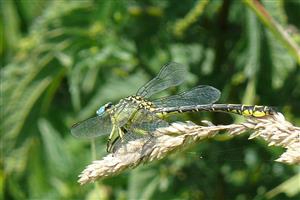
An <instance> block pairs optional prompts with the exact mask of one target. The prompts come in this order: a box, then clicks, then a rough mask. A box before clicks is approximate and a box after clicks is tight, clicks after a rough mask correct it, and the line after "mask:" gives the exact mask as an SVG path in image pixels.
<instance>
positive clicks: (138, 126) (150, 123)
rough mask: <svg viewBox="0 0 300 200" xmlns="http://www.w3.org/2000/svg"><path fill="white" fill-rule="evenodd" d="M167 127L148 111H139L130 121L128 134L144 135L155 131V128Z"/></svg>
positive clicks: (164, 122) (166, 124)
mask: <svg viewBox="0 0 300 200" xmlns="http://www.w3.org/2000/svg"><path fill="white" fill-rule="evenodd" d="M167 126H169V123H168V122H167V121H165V120H163V119H160V118H159V117H158V116H157V115H155V114H154V113H152V112H150V111H148V110H145V109H141V110H139V111H138V112H137V113H136V114H135V116H134V117H133V119H132V120H131V124H130V126H129V127H128V129H129V130H130V132H135V133H139V132H140V133H141V134H144V135H145V134H149V133H151V132H153V131H155V130H156V129H157V128H162V127H167Z"/></svg>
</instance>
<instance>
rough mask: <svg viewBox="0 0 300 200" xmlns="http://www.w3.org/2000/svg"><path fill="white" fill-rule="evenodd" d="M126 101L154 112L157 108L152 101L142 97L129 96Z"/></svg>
mask: <svg viewBox="0 0 300 200" xmlns="http://www.w3.org/2000/svg"><path fill="white" fill-rule="evenodd" d="M126 100H127V101H129V102H132V103H134V104H136V105H137V106H138V107H139V108H140V109H146V110H152V109H154V108H155V105H154V104H153V103H152V102H151V101H149V100H147V99H145V98H144V97H142V96H129V97H127V98H126Z"/></svg>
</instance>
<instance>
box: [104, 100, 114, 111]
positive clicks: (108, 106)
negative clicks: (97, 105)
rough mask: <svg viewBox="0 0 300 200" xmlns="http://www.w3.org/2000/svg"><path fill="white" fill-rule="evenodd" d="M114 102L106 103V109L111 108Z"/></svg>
mask: <svg viewBox="0 0 300 200" xmlns="http://www.w3.org/2000/svg"><path fill="white" fill-rule="evenodd" d="M112 105H113V104H112V102H108V103H107V104H105V105H104V109H105V111H107V110H109V109H110V108H111V107H112Z"/></svg>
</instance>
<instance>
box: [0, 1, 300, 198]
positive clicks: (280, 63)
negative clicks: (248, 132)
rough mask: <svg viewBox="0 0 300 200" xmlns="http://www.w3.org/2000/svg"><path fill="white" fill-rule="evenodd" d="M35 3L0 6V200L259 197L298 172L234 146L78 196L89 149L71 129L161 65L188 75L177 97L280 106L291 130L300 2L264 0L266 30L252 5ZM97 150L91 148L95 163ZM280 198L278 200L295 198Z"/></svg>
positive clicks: (198, 151)
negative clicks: (200, 92)
mask: <svg viewBox="0 0 300 200" xmlns="http://www.w3.org/2000/svg"><path fill="white" fill-rule="evenodd" d="M33 1H34V3H32V2H31V1H12V0H5V1H1V11H2V16H1V26H0V28H1V36H3V37H1V44H2V45H1V47H2V48H1V51H0V56H1V60H2V65H1V88H0V90H1V101H0V106H1V113H0V116H1V126H0V130H1V146H0V148H1V171H0V172H1V173H0V179H1V180H0V186H1V187H2V189H3V191H4V192H3V198H4V199H83V198H86V199H96V198H97V199H98V198H99V197H100V198H101V199H112V198H116V199H216V198H224V199H234V198H236V199H262V198H264V196H265V194H266V193H267V192H268V191H271V190H272V189H273V188H275V187H276V186H278V185H280V184H281V183H283V182H284V181H286V180H288V179H289V178H291V177H292V176H293V175H294V174H295V173H296V170H297V168H296V167H293V166H286V165H283V164H279V163H275V162H274V161H273V160H274V159H276V157H277V156H278V155H279V153H280V152H281V151H282V150H281V149H279V148H275V147H267V146H266V144H264V143H261V141H259V140H257V141H256V143H254V142H253V141H252V142H249V141H247V139H246V138H245V137H241V138H239V139H238V138H234V139H233V140H230V139H228V140H227V141H221V142H220V141H217V140H211V141H207V142H204V143H202V144H201V145H199V146H197V147H194V148H193V149H190V150H187V151H185V152H182V153H177V154H176V155H175V156H171V157H170V158H168V159H165V160H162V161H160V162H156V163H153V164H149V165H145V166H143V167H139V168H137V169H134V170H132V171H129V172H128V173H126V174H121V175H119V176H118V177H113V178H110V179H106V180H103V181H100V182H99V183H98V184H95V185H89V186H83V187H81V186H79V185H78V184H77V182H76V179H77V175H78V174H79V173H80V171H81V170H82V169H83V168H84V166H85V165H87V164H89V163H90V162H91V150H90V146H91V145H90V143H89V141H80V140H77V139H75V138H73V137H72V136H71V135H70V131H69V129H70V127H71V125H72V124H73V123H75V122H78V121H80V120H83V119H86V118H88V117H90V116H92V115H94V113H95V111H96V110H97V108H98V107H99V106H100V105H102V104H104V103H106V102H107V101H112V102H117V101H118V100H119V99H120V98H122V97H125V96H128V95H131V94H134V93H135V92H136V91H137V89H138V88H139V86H142V84H143V83H145V82H147V80H149V79H150V78H151V77H153V76H154V75H155V74H156V73H157V72H158V70H159V69H160V67H161V66H162V65H163V64H165V63H167V62H169V61H176V62H179V63H182V64H185V65H187V66H189V69H190V72H191V73H190V74H189V77H188V83H187V84H186V85H183V86H182V87H183V88H185V89H186V88H191V87H192V86H195V85H197V84H208V85H212V86H214V87H216V88H218V89H220V90H221V91H222V98H221V102H223V103H249V104H263V105H272V106H277V107H278V108H279V110H280V111H282V112H283V113H284V114H285V116H286V117H287V118H288V119H289V120H290V121H292V122H294V123H296V124H297V123H298V124H299V123H300V112H299V110H300V90H299V87H298V86H299V85H300V73H299V65H300V63H299V61H300V57H298V56H299V52H298V54H297V43H296V42H298V44H299V43H300V40H299V38H300V37H299V28H300V23H299V22H300V20H299V19H300V16H299V12H298V10H300V2H298V1H278V2H277V3H275V2H274V1H262V2H263V5H264V6H265V8H266V9H267V12H269V15H270V16H272V17H273V18H274V21H270V19H269V18H267V17H266V16H264V15H263V14H262V13H261V12H260V9H259V8H258V7H256V5H255V4H253V3H251V2H252V1H243V2H239V1H209V2H206V1H205V2H204V1H194V0H189V1H186V2H185V3H184V4H182V3H180V4H179V3H176V2H175V1H172V0H166V1H157V0H144V1H113V0H101V1H93V0H80V1H67V0H55V1H52V0H51V1H50V0H33ZM296 8H298V9H296ZM268 20H269V21H268ZM278 23H279V24H278ZM278 26H280V27H283V29H281V28H279V29H278ZM282 30H285V31H287V32H288V33H289V34H290V35H284V34H282ZM298 49H299V48H298ZM178 117H180V116H178ZM181 117H182V118H181V119H185V120H193V121H194V122H196V123H199V122H200V120H202V119H210V120H213V121H214V122H215V123H219V124H220V123H222V124H225V123H230V122H232V121H233V120H235V119H236V118H233V117H234V116H232V115H228V114H218V113H214V114H203V113H200V114H199V113H197V114H192V115H184V116H181ZM177 119H178V118H177ZM105 142H106V141H105V138H104V139H103V138H102V139H101V138H100V139H99V140H97V141H96V148H97V158H101V156H102V155H104V154H105ZM200 157H201V159H200ZM298 169H299V168H298ZM286 187H287V186H286V185H285V188H286ZM291 187H293V186H291ZM276 191H280V192H282V193H280V194H276V196H275V198H278V199H283V198H287V195H289V194H290V196H289V197H291V198H295V199H297V195H298V197H299V192H298V193H297V192H293V193H291V192H288V191H287V190H286V189H284V188H279V189H278V188H277V189H276ZM269 195H271V196H272V194H269Z"/></svg>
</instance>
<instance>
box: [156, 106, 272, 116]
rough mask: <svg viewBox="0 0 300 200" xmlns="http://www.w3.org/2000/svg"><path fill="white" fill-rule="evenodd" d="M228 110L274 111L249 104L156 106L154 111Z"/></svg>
mask: <svg viewBox="0 0 300 200" xmlns="http://www.w3.org/2000/svg"><path fill="white" fill-rule="evenodd" d="M201 111H208V112H229V113H234V114H239V115H243V116H253V117H263V116H266V115H271V114H274V113H275V110H274V109H273V108H271V107H269V106H258V105H255V106H251V105H244V104H205V105H196V106H178V107H167V108H157V109H156V112H157V113H161V114H166V113H172V112H177V113H182V112H201Z"/></svg>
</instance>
